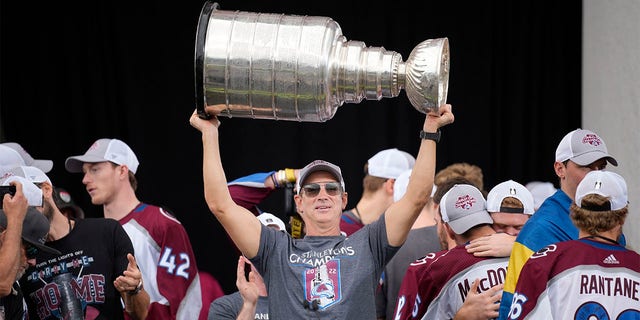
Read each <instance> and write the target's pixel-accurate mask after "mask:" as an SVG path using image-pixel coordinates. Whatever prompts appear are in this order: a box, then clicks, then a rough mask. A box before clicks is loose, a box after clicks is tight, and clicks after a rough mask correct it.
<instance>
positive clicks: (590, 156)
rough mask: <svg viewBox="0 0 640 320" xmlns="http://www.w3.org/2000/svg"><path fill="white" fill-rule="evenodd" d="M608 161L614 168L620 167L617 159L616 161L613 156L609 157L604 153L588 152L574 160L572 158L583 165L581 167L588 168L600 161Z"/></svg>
mask: <svg viewBox="0 0 640 320" xmlns="http://www.w3.org/2000/svg"><path fill="white" fill-rule="evenodd" d="M603 158H604V159H606V160H607V161H608V162H609V163H611V164H612V165H614V166H616V167H617V166H618V161H617V160H616V159H614V158H613V157H612V156H611V155H609V154H608V153H604V152H601V151H593V152H588V153H585V154H581V155H579V156H575V157H573V158H571V159H570V160H571V161H573V162H575V163H577V164H579V165H581V166H588V165H590V164H592V163H594V162H596V161H598V160H600V159H603Z"/></svg>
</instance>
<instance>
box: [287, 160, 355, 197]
mask: <svg viewBox="0 0 640 320" xmlns="http://www.w3.org/2000/svg"><path fill="white" fill-rule="evenodd" d="M318 171H325V172H329V173H330V174H331V175H332V176H333V177H334V178H335V179H336V181H338V182H340V185H342V188H343V189H344V182H343V181H342V177H341V176H340V173H339V172H338V171H336V170H335V169H334V168H332V167H330V166H328V165H324V164H318V165H315V166H314V167H312V168H311V169H309V170H308V171H307V172H305V174H304V176H302V177H300V184H299V185H298V186H299V187H298V192H300V188H302V186H304V183H305V180H307V178H309V176H310V175H311V174H312V173H314V172H318Z"/></svg>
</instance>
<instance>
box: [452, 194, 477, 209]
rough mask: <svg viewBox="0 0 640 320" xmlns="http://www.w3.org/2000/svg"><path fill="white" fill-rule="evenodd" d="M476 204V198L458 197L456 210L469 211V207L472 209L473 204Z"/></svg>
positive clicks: (468, 196)
mask: <svg viewBox="0 0 640 320" xmlns="http://www.w3.org/2000/svg"><path fill="white" fill-rule="evenodd" d="M474 203H476V198H474V197H472V196H470V195H468V194H467V195H464V196H460V197H458V200H456V205H455V206H456V208H462V209H465V210H469V209H471V207H473V204H474Z"/></svg>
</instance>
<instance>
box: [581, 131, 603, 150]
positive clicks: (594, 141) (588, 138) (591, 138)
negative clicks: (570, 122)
mask: <svg viewBox="0 0 640 320" xmlns="http://www.w3.org/2000/svg"><path fill="white" fill-rule="evenodd" d="M582 143H588V144H590V145H592V146H594V147H597V146H599V145H601V144H602V140H600V137H598V136H597V135H595V134H591V133H590V134H587V135H585V136H584V138H582Z"/></svg>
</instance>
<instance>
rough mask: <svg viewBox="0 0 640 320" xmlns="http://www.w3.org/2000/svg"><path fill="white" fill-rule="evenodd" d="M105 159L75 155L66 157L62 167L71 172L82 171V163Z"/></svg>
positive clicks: (103, 160)
mask: <svg viewBox="0 0 640 320" xmlns="http://www.w3.org/2000/svg"><path fill="white" fill-rule="evenodd" d="M105 161H109V160H107V159H104V158H101V157H97V156H91V155H82V156H75V157H69V158H67V160H66V161H65V162H64V167H65V168H66V169H67V171H69V172H71V173H77V172H82V165H83V164H85V163H98V162H105Z"/></svg>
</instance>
